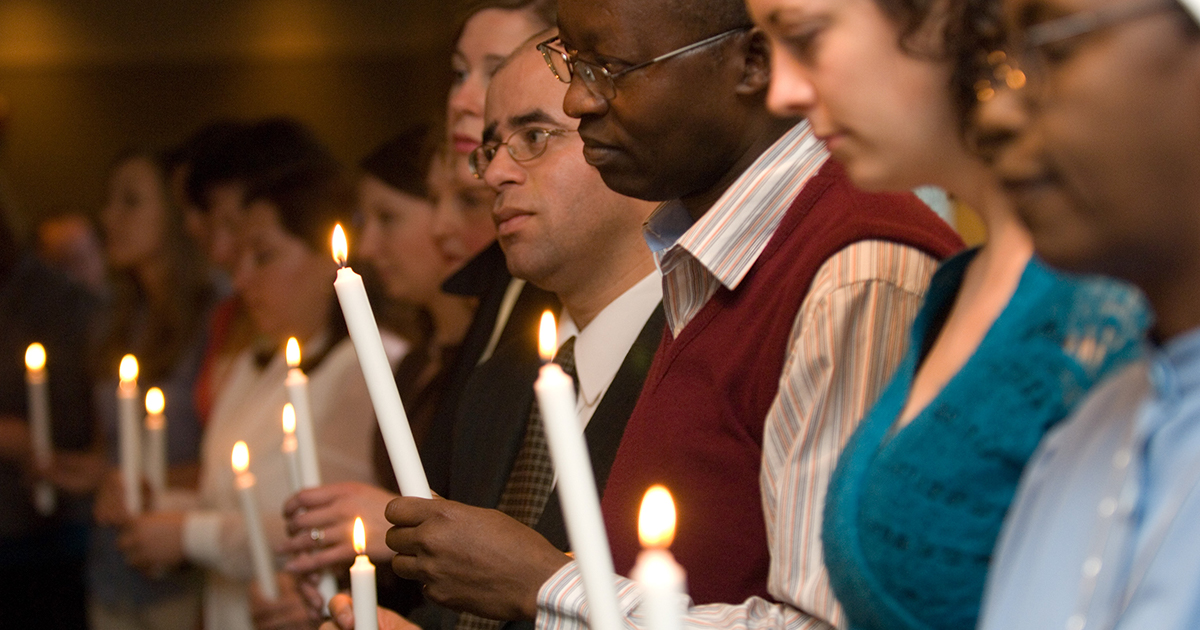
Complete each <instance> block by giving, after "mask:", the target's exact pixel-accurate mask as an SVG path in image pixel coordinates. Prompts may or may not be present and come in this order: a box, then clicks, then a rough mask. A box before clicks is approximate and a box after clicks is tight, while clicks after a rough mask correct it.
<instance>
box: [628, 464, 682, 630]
mask: <svg viewBox="0 0 1200 630" xmlns="http://www.w3.org/2000/svg"><path fill="white" fill-rule="evenodd" d="M638 538H639V539H641V541H642V547H643V549H642V551H641V553H639V554H638V560H637V564H636V565H634V567H633V572H632V573H631V574H630V577H632V578H633V579H635V580H637V581H638V583H639V584H641V586H642V603H641V605H640V609H641V612H642V619H643V620H644V622H645V623H644V626H645V627H646V628H647V629H648V630H681V629H682V628H683V614H684V611H685V607H686V605H687V602H686V600H685V599H684V597H683V593H684V583H685V581H686V579H687V578H686V573H684V570H683V567H681V566H679V564H678V563H676V562H675V557H674V556H673V555H671V552H670V551H667V547H670V546H671V541H672V540H674V539H675V502H674V501H672V500H671V493H670V492H668V491H667V489H666V488H664V487H662V486H653V487H651V488H650V489H649V490H647V491H646V496H645V497H643V498H642V509H641V512H640V513H639V514H638Z"/></svg>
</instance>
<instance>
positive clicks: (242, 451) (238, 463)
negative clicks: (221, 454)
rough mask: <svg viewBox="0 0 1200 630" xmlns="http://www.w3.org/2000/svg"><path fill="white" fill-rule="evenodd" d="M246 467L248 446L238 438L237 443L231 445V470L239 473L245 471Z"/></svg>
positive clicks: (248, 466) (248, 463)
mask: <svg viewBox="0 0 1200 630" xmlns="http://www.w3.org/2000/svg"><path fill="white" fill-rule="evenodd" d="M247 468H250V447H249V446H246V443H245V442H243V441H241V440H238V443H237V444H234V445H233V472H235V473H238V474H241V473H244V472H246V469H247Z"/></svg>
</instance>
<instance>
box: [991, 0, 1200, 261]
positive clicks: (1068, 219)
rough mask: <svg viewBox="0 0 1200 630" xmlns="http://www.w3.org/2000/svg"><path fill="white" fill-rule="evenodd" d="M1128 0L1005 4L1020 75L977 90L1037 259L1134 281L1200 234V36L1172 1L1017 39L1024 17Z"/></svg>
mask: <svg viewBox="0 0 1200 630" xmlns="http://www.w3.org/2000/svg"><path fill="white" fill-rule="evenodd" d="M1131 2H1138V0H1009V1H1008V2H1006V3H1005V15H1006V19H1007V22H1008V26H1009V28H1010V31H1011V32H1012V33H1013V34H1014V37H1013V41H1014V42H1018V45H1017V46H1014V48H1016V49H1017V53H1018V54H1017V55H1016V57H1015V59H1014V61H1015V62H1017V63H1018V64H1019V65H1021V64H1023V65H1024V66H1025V68H1026V69H1027V74H1028V75H1029V76H1028V83H1027V85H1026V86H1025V87H1023V88H1022V89H1020V90H1017V91H1015V92H1012V93H1010V94H1008V95H1004V96H1003V97H1002V98H996V99H992V100H991V101H987V102H984V103H983V104H982V105H981V106H980V108H979V111H978V116H977V126H978V129H977V133H979V134H980V135H981V136H982V137H985V138H986V137H989V134H990V137H992V138H993V144H994V146H993V147H991V150H990V154H991V155H990V157H991V159H992V163H993V168H994V170H995V171H996V173H997V174H998V175H999V177H1000V178H1001V179H1002V181H1003V182H1004V185H1005V188H1006V190H1007V192H1008V193H1009V195H1010V196H1011V197H1012V199H1013V201H1014V203H1015V205H1016V207H1017V209H1018V212H1019V213H1020V214H1021V217H1022V219H1023V220H1024V221H1025V222H1026V224H1027V225H1028V227H1029V228H1030V231H1031V232H1032V234H1033V237H1034V242H1035V246H1036V248H1037V251H1038V253H1039V254H1040V255H1041V256H1042V257H1043V258H1045V259H1046V260H1047V261H1048V262H1050V263H1051V264H1054V265H1057V266H1060V267H1064V268H1066V269H1070V270H1074V271H1086V272H1099V273H1106V274H1110V275H1115V276H1118V277H1123V278H1125V279H1128V280H1131V281H1134V282H1136V283H1141V282H1143V281H1146V282H1150V281H1157V280H1155V279H1153V276H1156V275H1158V274H1159V273H1160V271H1161V269H1164V268H1167V267H1169V266H1170V265H1171V264H1173V263H1172V259H1173V258H1174V257H1175V256H1176V255H1177V252H1179V251H1183V250H1184V249H1187V248H1193V247H1194V243H1195V238H1196V236H1197V235H1195V234H1193V232H1194V231H1195V228H1193V227H1192V225H1193V224H1194V223H1195V221H1194V204H1195V200H1196V191H1195V188H1196V186H1195V184H1194V183H1193V182H1194V181H1195V176H1194V173H1195V172H1197V170H1198V169H1200V154H1197V152H1196V150H1195V147H1197V146H1200V117H1197V116H1196V112H1197V111H1198V110H1200V42H1198V41H1197V38H1196V37H1195V36H1194V35H1192V34H1188V33H1187V32H1186V30H1187V24H1186V20H1187V18H1186V17H1185V16H1184V14H1183V13H1182V11H1177V10H1176V11H1171V10H1167V11H1158V12H1155V13H1148V14H1144V15H1141V16H1139V17H1137V18H1135V19H1130V20H1126V21H1122V22H1119V23H1114V24H1111V25H1108V26H1106V27H1104V28H1102V29H1097V30H1096V31H1094V32H1090V33H1086V34H1083V35H1078V36H1074V37H1065V38H1061V39H1059V40H1057V41H1054V42H1052V44H1049V45H1047V46H1045V47H1042V48H1041V49H1036V50H1033V51H1032V52H1030V51H1022V50H1020V48H1019V42H1021V41H1022V36H1023V34H1024V33H1026V32H1027V31H1028V30H1029V29H1030V28H1031V27H1035V26H1037V25H1039V24H1047V23H1048V21H1050V20H1054V19H1056V18H1061V17H1063V16H1070V15H1073V14H1077V13H1079V12H1088V11H1106V10H1111V9H1112V8H1114V7H1118V6H1120V5H1122V4H1127V3H1131ZM1033 55H1036V59H1037V61H1038V63H1036V64H1033V63H1030V61H1031V59H1032V58H1033V57H1032V56H1033ZM1156 269H1157V270H1159V272H1156V271H1155V270H1156Z"/></svg>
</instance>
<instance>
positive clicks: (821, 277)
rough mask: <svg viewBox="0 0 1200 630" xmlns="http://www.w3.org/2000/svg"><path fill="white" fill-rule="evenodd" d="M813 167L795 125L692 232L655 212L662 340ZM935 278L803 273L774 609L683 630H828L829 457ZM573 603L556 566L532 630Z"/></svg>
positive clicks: (869, 269)
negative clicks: (824, 540)
mask: <svg viewBox="0 0 1200 630" xmlns="http://www.w3.org/2000/svg"><path fill="white" fill-rule="evenodd" d="M827 157H828V154H827V153H826V152H825V149H824V147H823V146H822V145H821V143H820V142H819V141H818V140H817V139H816V138H815V137H813V135H812V132H811V130H810V129H809V126H808V123H807V122H801V123H800V124H798V125H797V126H796V127H794V128H793V129H791V130H790V131H789V132H788V133H787V134H785V135H784V136H783V137H781V138H780V139H779V140H778V141H777V142H776V143H775V144H774V145H773V146H772V147H771V148H770V149H768V150H767V151H766V152H765V153H764V154H763V155H762V156H760V157H759V158H758V160H757V161H756V162H755V163H754V164H753V165H751V167H750V168H749V169H747V171H746V172H745V173H743V174H742V175H741V176H740V177H739V178H738V179H737V181H735V182H734V184H733V185H732V186H731V187H730V188H729V190H727V191H726V192H725V194H724V195H723V196H722V197H721V198H720V199H719V200H718V201H717V203H716V204H715V205H714V206H713V207H712V208H711V209H710V210H709V211H708V212H707V213H705V215H704V216H702V217H701V218H700V219H699V220H697V221H695V222H692V221H691V219H690V217H689V215H688V214H687V212H686V210H685V209H684V208H683V206H682V205H681V204H679V203H678V202H668V203H666V204H664V205H663V206H662V207H661V208H659V209H658V210H657V211H655V213H654V215H652V216H651V218H650V221H649V222H648V223H647V225H646V240H647V242H648V243H649V244H650V247H651V249H652V250H654V251H655V257H656V259H657V260H658V262H659V266H660V268H661V270H662V273H663V306H664V310H665V313H666V316H667V322H668V325H669V326H670V327H671V331H672V334H673V335H675V336H678V335H679V333H680V331H682V330H683V329H684V328H685V327H686V326H687V325H688V323H689V322H690V321H691V319H692V317H694V316H695V315H696V313H698V312H699V311H700V309H701V308H703V306H704V304H705V303H706V302H708V300H709V299H710V298H711V297H712V296H713V295H714V294H715V293H716V291H717V289H718V288H719V287H720V286H722V285H724V286H725V287H727V288H728V289H730V290H734V289H736V288H737V286H738V284H739V283H740V282H741V280H742V279H743V278H744V277H745V276H746V274H747V273H748V272H749V271H750V269H751V267H753V265H754V262H755V261H756V260H757V258H758V256H759V254H761V253H762V251H763V249H764V248H765V247H766V245H767V243H768V241H770V239H771V237H772V235H773V234H774V233H775V229H776V228H777V227H778V226H779V223H780V221H781V219H782V218H783V216H784V214H785V213H786V212H787V209H788V207H789V206H790V204H791V203H792V201H793V200H794V199H795V197H796V195H797V194H799V192H800V190H801V188H803V187H804V184H805V183H806V182H807V181H808V179H809V178H810V177H812V175H814V174H815V173H816V172H817V170H818V169H819V168H820V166H821V164H823V163H824V161H825V159H827ZM936 267H937V260H936V259H935V258H933V257H932V256H929V255H927V254H925V253H924V252H921V251H920V250H918V249H916V248H913V247H908V246H904V245H898V244H895V243H889V242H884V241H860V242H857V243H854V244H852V245H850V246H848V247H846V248H844V249H842V250H841V251H839V252H838V253H837V254H835V255H833V256H832V257H830V258H829V259H828V260H827V261H826V262H825V263H824V264H823V265H822V266H821V268H820V269H819V270H818V271H817V274H816V276H815V277H814V279H813V283H812V286H811V287H810V289H809V292H808V295H807V296H805V298H804V300H803V302H802V303H801V305H800V309H799V311H798V312H797V313H796V316H795V319H794V322H793V325H792V334H791V338H790V340H789V344H788V348H789V349H788V355H787V359H786V362H785V364H784V372H783V374H782V375H781V378H780V388H779V392H778V394H777V395H776V398H775V400H774V401H773V403H772V405H771V408H770V411H769V412H768V414H767V418H766V421H765V425H764V429H763V461H762V468H761V472H760V484H761V488H762V497H763V513H764V518H765V521H766V525H767V540H768V545H769V546H770V554H771V567H770V573H769V576H768V584H767V589H768V592H770V593H771V595H772V597H773V598H775V600H776V601H775V602H771V601H768V600H765V599H761V598H757V597H753V598H750V599H749V600H747V601H745V602H741V603H729V604H708V605H704V606H691V607H689V609H688V613H687V618H686V620H685V621H686V625H687V626H688V627H692V628H710V627H713V628H715V627H720V628H729V629H734V630H739V629H742V628H747V629H748V628H765V627H769V628H787V629H789V630H806V629H810V628H832V627H835V626H838V625H840V624H841V623H842V621H843V617H842V613H841V610H840V608H839V606H838V604H837V601H836V600H835V599H834V597H833V593H832V590H831V589H830V587H829V578H828V575H827V574H826V572H825V565H824V560H823V557H822V553H821V512H822V508H823V507H824V502H825V488H826V486H827V485H828V482H829V477H830V476H831V475H832V473H833V470H834V467H835V466H836V464H837V457H838V454H839V453H840V452H841V450H842V447H843V446H844V445H845V443H846V441H847V440H848V439H849V438H850V435H851V434H852V433H853V432H854V429H855V427H856V426H857V425H858V422H859V420H860V419H861V418H862V417H863V415H865V413H866V410H867V409H868V407H869V406H870V405H871V404H872V403H873V402H874V401H875V399H876V398H877V397H878V395H879V393H880V392H881V391H882V389H883V386H884V385H885V384H886V383H887V380H888V379H889V378H890V377H891V374H892V372H893V371H894V370H895V368H896V366H897V365H898V364H899V362H900V359H901V357H902V355H903V353H904V350H905V345H906V339H907V333H908V329H909V327H910V325H911V324H912V321H913V319H914V318H915V317H916V314H917V310H918V309H919V308H920V305H921V302H922V300H923V298H924V293H925V290H926V287H927V286H928V284H929V279H930V278H931V277H932V275H933V272H934V270H935V269H936ZM679 527H681V528H683V527H687V523H686V522H681V523H680V524H679ZM685 568H686V567H685ZM615 579H616V581H617V595H618V599H619V605H620V607H621V613H622V614H623V615H624V617H625V619H626V623H627V624H629V625H630V626H632V627H633V628H642V627H643V624H644V622H645V619H644V618H643V617H642V615H641V612H640V611H639V610H638V604H639V603H640V601H641V591H640V589H639V588H638V587H637V586H636V584H634V583H633V582H631V581H630V580H628V579H625V578H623V577H615ZM586 603H587V597H586V595H585V593H584V591H583V584H582V582H581V580H580V575H579V571H578V568H577V566H576V564H575V563H574V562H570V563H568V564H567V565H566V566H564V567H563V568H562V569H561V570H559V571H558V572H557V573H555V575H554V576H552V577H551V578H550V579H549V580H548V581H547V582H546V583H545V584H543V585H542V587H541V589H539V591H538V608H539V611H538V617H537V627H538V630H582V629H583V628H584V627H585V626H586V625H587V610H586Z"/></svg>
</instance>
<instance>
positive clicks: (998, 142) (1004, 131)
mask: <svg viewBox="0 0 1200 630" xmlns="http://www.w3.org/2000/svg"><path fill="white" fill-rule="evenodd" d="M1029 121H1030V116H1029V112H1028V110H1027V105H1026V104H1025V102H1024V100H1023V99H1022V98H1021V96H1020V94H1019V93H1018V91H1016V90H1010V89H1005V88H1001V89H998V90H996V92H995V94H994V95H992V97H991V98H989V99H987V100H985V101H983V102H981V103H979V104H978V105H977V106H976V107H975V111H974V112H973V115H972V118H971V121H970V126H969V128H968V129H967V139H968V142H969V143H970V144H971V146H972V148H973V149H974V150H975V152H976V153H978V154H979V156H980V157H982V158H983V159H984V160H985V161H986V162H988V163H989V164H992V165H995V164H996V162H997V161H999V159H1000V157H1001V156H1002V154H1003V153H1004V152H1005V151H1006V150H1007V149H1009V148H1010V147H1012V146H1013V145H1015V144H1016V143H1017V142H1018V140H1019V139H1020V138H1021V137H1022V136H1023V135H1024V134H1025V133H1027V132H1028V130H1029Z"/></svg>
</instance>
